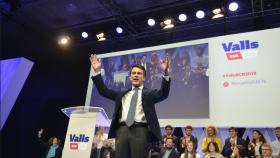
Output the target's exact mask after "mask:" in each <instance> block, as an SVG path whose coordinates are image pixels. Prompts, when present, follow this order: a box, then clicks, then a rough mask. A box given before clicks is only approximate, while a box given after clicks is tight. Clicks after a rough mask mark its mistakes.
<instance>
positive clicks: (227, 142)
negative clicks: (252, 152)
mask: <svg viewBox="0 0 280 158" xmlns="http://www.w3.org/2000/svg"><path fill="white" fill-rule="evenodd" d="M236 142H237V145H242V146H243V147H244V149H245V148H246V146H245V144H246V143H245V141H244V140H243V139H242V138H240V137H237V141H236ZM240 152H241V151H240ZM243 152H245V151H243ZM222 154H223V155H224V156H225V157H230V155H231V154H232V149H231V144H230V138H227V139H226V140H225V145H224V147H223V151H222Z"/></svg>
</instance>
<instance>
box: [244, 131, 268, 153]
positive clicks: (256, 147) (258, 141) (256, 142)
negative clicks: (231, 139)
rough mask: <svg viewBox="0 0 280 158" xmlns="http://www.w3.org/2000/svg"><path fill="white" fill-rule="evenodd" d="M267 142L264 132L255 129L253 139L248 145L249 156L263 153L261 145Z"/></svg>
mask: <svg viewBox="0 0 280 158" xmlns="http://www.w3.org/2000/svg"><path fill="white" fill-rule="evenodd" d="M264 143H266V140H265V138H264V136H263V134H262V133H261V132H260V131H259V130H253V139H252V141H250V143H249V145H248V156H249V157H258V156H260V155H261V146H262V145H263V144H264Z"/></svg>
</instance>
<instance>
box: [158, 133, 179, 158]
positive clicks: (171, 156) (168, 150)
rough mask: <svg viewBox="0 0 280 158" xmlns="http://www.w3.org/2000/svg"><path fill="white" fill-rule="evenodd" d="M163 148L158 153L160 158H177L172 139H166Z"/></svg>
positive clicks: (177, 153)
mask: <svg viewBox="0 0 280 158" xmlns="http://www.w3.org/2000/svg"><path fill="white" fill-rule="evenodd" d="M164 144H165V146H164V147H163V149H162V150H161V152H160V156H159V157H160V158H179V157H180V153H179V152H178V151H177V149H176V148H175V143H174V139H173V138H172V137H166V139H165V142H164Z"/></svg>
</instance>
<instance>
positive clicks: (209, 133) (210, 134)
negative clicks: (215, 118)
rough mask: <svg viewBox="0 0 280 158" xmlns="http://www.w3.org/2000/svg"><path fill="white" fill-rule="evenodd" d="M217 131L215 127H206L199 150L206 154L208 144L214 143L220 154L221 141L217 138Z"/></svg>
mask: <svg viewBox="0 0 280 158" xmlns="http://www.w3.org/2000/svg"><path fill="white" fill-rule="evenodd" d="M217 134H218V130H217V128H216V127H215V126H208V127H207V128H206V137H205V138H203V141H202V146H201V150H202V152H203V153H206V152H207V150H208V145H209V143H210V142H215V143H216V144H217V146H218V149H219V152H222V140H221V139H220V138H218V137H217Z"/></svg>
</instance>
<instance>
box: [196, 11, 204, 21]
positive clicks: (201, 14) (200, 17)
mask: <svg viewBox="0 0 280 158" xmlns="http://www.w3.org/2000/svg"><path fill="white" fill-rule="evenodd" d="M195 15H196V17H197V18H198V19H202V18H204V16H205V13H204V11H202V10H199V11H197V12H196V14H195Z"/></svg>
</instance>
